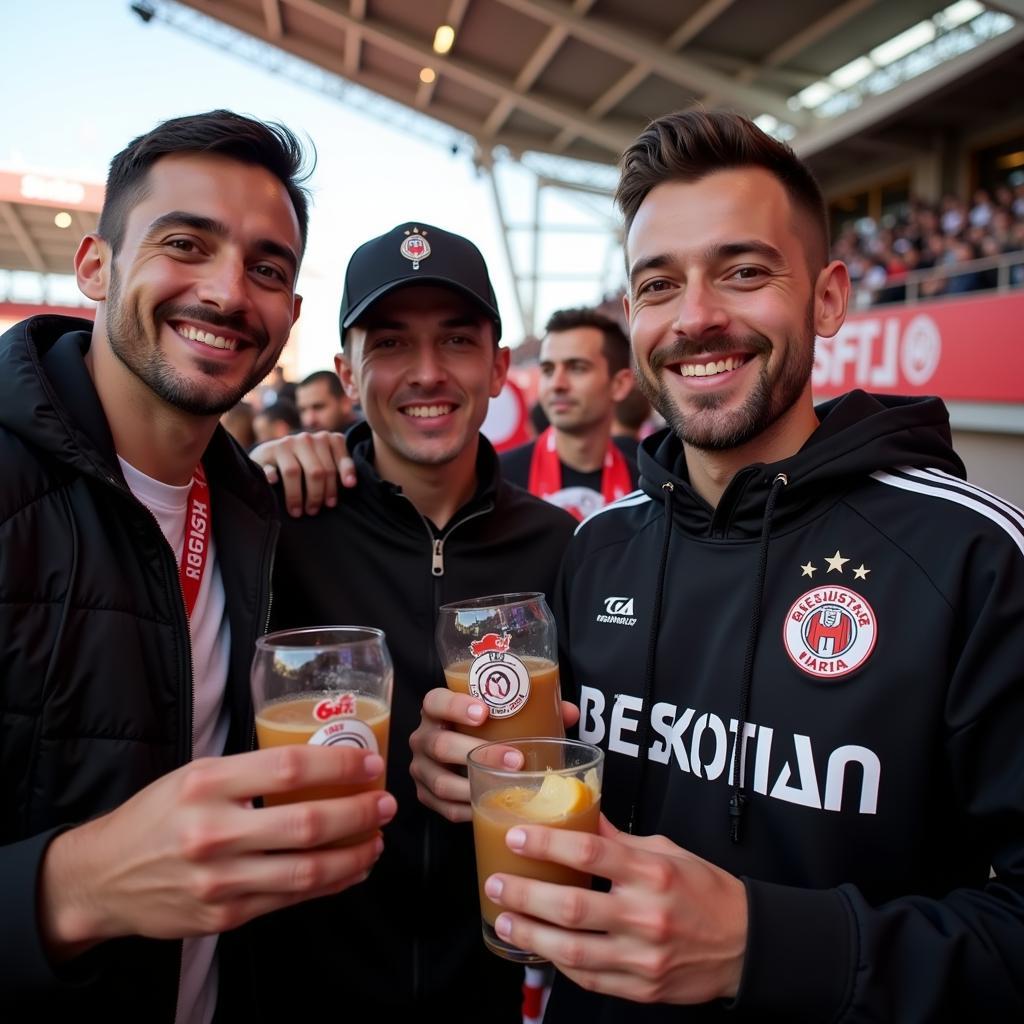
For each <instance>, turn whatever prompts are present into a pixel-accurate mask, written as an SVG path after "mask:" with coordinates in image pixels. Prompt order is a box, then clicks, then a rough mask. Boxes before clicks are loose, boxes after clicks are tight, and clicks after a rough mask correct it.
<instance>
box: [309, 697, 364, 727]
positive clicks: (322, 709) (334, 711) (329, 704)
mask: <svg viewBox="0 0 1024 1024" xmlns="http://www.w3.org/2000/svg"><path fill="white" fill-rule="evenodd" d="M355 713H356V696H355V694H354V693H342V694H340V695H339V696H338V697H336V698H335V699H334V700H331V699H330V698H328V699H325V700H322V701H320V702H319V703H318V704H317V706H316V707H315V708H313V717H314V718H315V719H316V720H317V721H318V722H326V721H328V719H331V718H338V717H339V716H342V715H345V716H351V715H354V714H355Z"/></svg>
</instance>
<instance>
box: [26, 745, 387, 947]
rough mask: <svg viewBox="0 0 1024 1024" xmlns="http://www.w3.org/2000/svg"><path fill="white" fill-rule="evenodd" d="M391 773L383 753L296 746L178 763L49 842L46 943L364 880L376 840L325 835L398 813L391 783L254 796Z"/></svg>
mask: <svg viewBox="0 0 1024 1024" xmlns="http://www.w3.org/2000/svg"><path fill="white" fill-rule="evenodd" d="M383 771H384V761H383V759H382V758H381V757H379V756H378V755H376V754H367V753H365V752H364V751H357V750H354V749H350V748H341V747H317V746H303V745H294V746H282V747H276V748H272V749H269V750H257V751H253V752H251V753H247V754H238V755H235V756H231V757H217V758H203V759H200V760H197V761H193V762H191V763H190V764H187V765H184V766H183V767H181V768H179V769H177V770H176V771H173V772H170V773H169V774H167V775H165V776H163V778H160V779H158V780H157V781H156V782H153V783H151V784H150V785H149V786H147V787H146V788H145V789H143V790H140V791H139V792H138V793H136V794H135V796H133V797H132V798H131V799H130V800H128V801H126V802H125V803H124V804H122V805H121V806H120V807H118V808H117V809H116V810H113V811H111V812H110V813H109V814H106V815H104V816H103V817H101V818H97V819H96V820H95V821H91V822H88V823H87V824H85V825H81V826H79V827H78V828H75V829H72V830H70V831H68V832H64V833H63V834H61V835H59V836H57V837H56V838H55V839H54V840H53V842H52V843H51V844H50V846H49V847H48V849H47V851H46V855H45V856H44V859H43V865H42V872H41V881H40V890H41V891H40V914H41V921H40V924H41V928H42V933H43V937H44V941H45V942H46V944H47V946H48V948H49V949H50V952H51V954H52V955H53V957H54V959H55V960H62V959H66V958H68V957H70V956H74V955H77V954H78V953H80V952H83V951H84V950H86V949H88V948H89V947H90V946H93V945H95V944H96V943H98V942H102V941H104V940H106V939H111V938H116V937H118V936H122V935H144V936H149V937H151V938H184V937H186V936H192V935H208V934H214V933H217V932H222V931H226V930H228V929H231V928H235V927H237V926H238V925H240V924H244V923H245V922H246V921H248V920H250V919H252V918H254V917H258V916H259V915H261V914H266V913H269V912H270V911H272V910H278V909H280V908H282V907H287V906H290V905H292V904H294V903H299V902H301V901H303V900H307V899H314V898H316V897H318V896H326V895H328V894H331V893H336V892H340V891H341V890H342V889H346V888H348V887H349V886H351V885H354V884H355V883H357V882H360V881H362V880H363V879H364V878H365V877H366V875H367V874H368V873H369V870H370V868H371V867H372V866H373V864H374V862H375V861H376V860H377V857H378V856H379V855H380V852H381V850H382V849H383V843H382V841H381V839H380V837H379V836H377V837H375V838H372V839H368V840H367V841H365V842H362V843H359V844H358V845H356V846H349V847H345V848H331V847H330V846H329V845H328V844H332V843H338V842H343V841H345V840H346V839H350V838H352V837H355V836H358V835H360V834H361V833H366V832H373V831H374V830H375V829H377V828H379V827H380V826H382V825H384V824H386V823H387V822H388V821H390V820H391V818H392V817H394V814H395V809H396V805H395V799H394V797H392V796H391V795H390V794H389V793H385V792H383V791H382V790H373V791H370V792H366V793H361V794H359V795H357V796H349V797H340V798H337V799H325V800H309V801H306V802H303V803H294V804H286V805H283V806H277V807H266V808H258V809H257V808H254V807H253V806H252V799H253V798H254V797H256V796H264V795H268V794H273V793H287V792H292V791H295V790H300V789H304V788H306V787H309V786H324V785H336V784H339V783H341V784H358V783H364V782H365V781H367V780H370V779H374V778H377V777H379V776H380V774H381V773H382V772H383Z"/></svg>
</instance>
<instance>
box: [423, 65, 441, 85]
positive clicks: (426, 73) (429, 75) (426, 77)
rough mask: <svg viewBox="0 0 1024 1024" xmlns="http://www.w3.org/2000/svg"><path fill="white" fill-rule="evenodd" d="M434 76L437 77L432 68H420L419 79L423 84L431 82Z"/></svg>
mask: <svg viewBox="0 0 1024 1024" xmlns="http://www.w3.org/2000/svg"><path fill="white" fill-rule="evenodd" d="M435 78H437V75H436V74H435V72H434V69H433V68H421V69H420V81H421V82H422V83H423V84H424V85H430V83H431V82H433V81H434V79H435Z"/></svg>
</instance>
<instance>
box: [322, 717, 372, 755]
mask: <svg viewBox="0 0 1024 1024" xmlns="http://www.w3.org/2000/svg"><path fill="white" fill-rule="evenodd" d="M306 742H307V743H309V744H311V745H312V746H314V747H355V748H356V749H357V750H369V751H370V752H371V753H373V754H379V753H380V748H379V747H378V746H377V737H376V736H374V734H373V730H372V729H371V728H370V727H369V726H368V725H367V724H366V723H365V722H361V721H360V720H359V719H358V718H343V719H341V720H340V721H338V722H331V724H330V725H325V726H324V727H323V728H322V729H317V731H316V732H315V733H313V735H312V736H310V737H309V739H308V740H307V741H306Z"/></svg>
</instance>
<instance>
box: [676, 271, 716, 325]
mask: <svg viewBox="0 0 1024 1024" xmlns="http://www.w3.org/2000/svg"><path fill="white" fill-rule="evenodd" d="M728 325H729V316H728V313H727V312H726V309H725V306H724V303H723V301H722V296H721V295H720V294H719V292H718V290H717V289H716V288H715V287H714V286H713V285H712V284H711V282H709V281H708V280H707V279H706V278H705V277H704V276H703V275H699V274H694V275H691V276H690V278H689V280H688V281H687V282H686V287H685V288H682V289H681V290H680V294H679V298H678V299H677V300H676V306H675V309H674V310H673V316H672V330H673V331H674V332H675V333H676V334H678V335H680V336H682V337H686V338H700V337H702V336H703V335H705V334H708V333H713V334H717V333H721V332H723V331H725V330H726V328H727V327H728Z"/></svg>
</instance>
